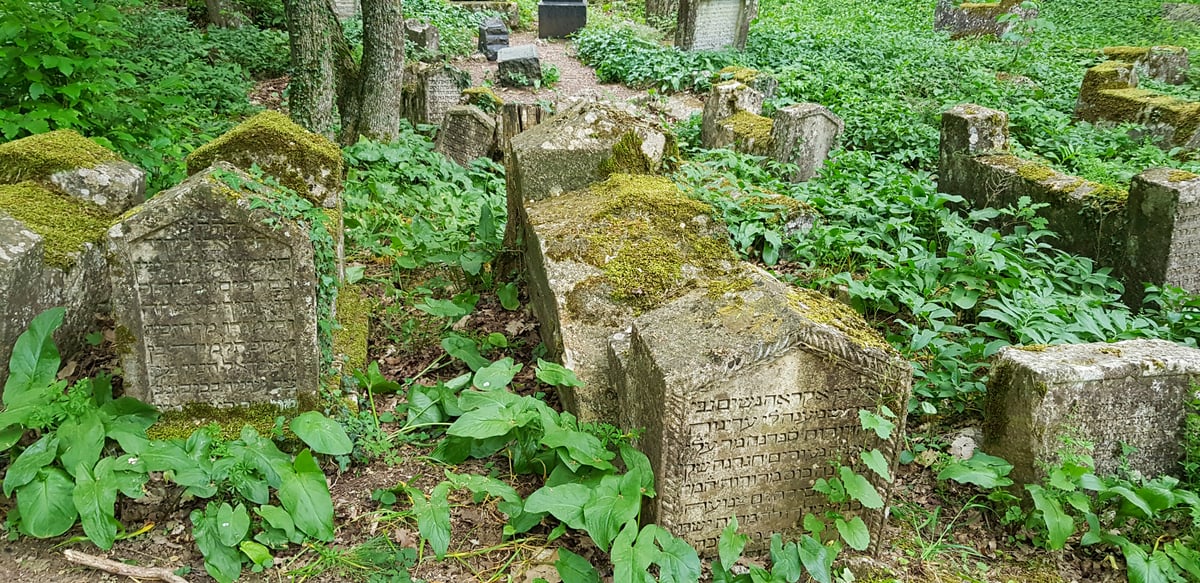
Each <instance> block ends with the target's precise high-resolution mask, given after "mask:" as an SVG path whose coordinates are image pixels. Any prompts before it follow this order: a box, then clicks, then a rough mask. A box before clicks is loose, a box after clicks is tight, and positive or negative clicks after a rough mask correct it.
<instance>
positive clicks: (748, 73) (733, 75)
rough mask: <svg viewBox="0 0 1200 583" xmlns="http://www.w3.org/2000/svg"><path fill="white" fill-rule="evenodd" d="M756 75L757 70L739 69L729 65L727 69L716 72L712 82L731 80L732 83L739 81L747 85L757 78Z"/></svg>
mask: <svg viewBox="0 0 1200 583" xmlns="http://www.w3.org/2000/svg"><path fill="white" fill-rule="evenodd" d="M758 75H759V72H758V69H751V68H750V67H740V66H738V65H730V66H728V67H725V68H723V69H721V70H720V71H717V73H716V74H715V75H713V82H714V83H717V82H720V81H728V80H730V79H732V80H734V81H740V82H742V83H745V84H747V85H749V84H750V83H751V82H752V81H754V80H755V79H757V78H758Z"/></svg>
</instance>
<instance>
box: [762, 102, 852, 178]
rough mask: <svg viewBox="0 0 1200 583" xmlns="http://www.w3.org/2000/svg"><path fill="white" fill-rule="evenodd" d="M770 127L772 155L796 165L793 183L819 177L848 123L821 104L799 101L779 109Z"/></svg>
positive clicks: (781, 160)
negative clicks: (819, 172) (819, 171)
mask: <svg viewBox="0 0 1200 583" xmlns="http://www.w3.org/2000/svg"><path fill="white" fill-rule="evenodd" d="M773 119H774V123H773V124H772V126H771V140H770V141H771V157H772V158H774V159H776V160H778V161H780V162H785V163H788V164H795V165H796V166H797V168H798V169H797V170H796V172H794V173H793V174H792V176H790V179H791V180H792V182H806V181H808V180H810V179H812V177H813V176H816V174H817V171H818V170H820V169H821V166H823V165H824V164H825V159H826V158H828V157H829V152H830V151H831V150H833V149H834V147H836V146H837V143H838V140H839V139H840V138H841V136H842V131H843V130H844V129H845V127H846V126H845V124H844V123H843V122H842V118H840V117H838V116H836V115H834V113H833V112H832V111H829V109H828V108H826V107H825V106H823V105H820V104H818V103H798V104H796V105H789V106H787V107H783V108H780V109H778V110H777V111H776V112H775V115H774V117H773Z"/></svg>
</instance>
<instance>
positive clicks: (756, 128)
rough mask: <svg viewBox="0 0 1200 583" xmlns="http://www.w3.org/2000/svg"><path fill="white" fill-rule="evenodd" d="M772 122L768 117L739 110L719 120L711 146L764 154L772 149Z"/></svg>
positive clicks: (757, 154)
mask: <svg viewBox="0 0 1200 583" xmlns="http://www.w3.org/2000/svg"><path fill="white" fill-rule="evenodd" d="M773 126H774V122H773V121H772V120H771V118H769V117H763V116H761V115H754V114H753V113H750V112H748V111H739V112H737V113H735V114H733V115H731V116H729V117H727V118H725V119H723V120H721V121H719V122H717V127H716V131H715V132H713V134H712V146H711V147H713V148H732V149H733V150H736V151H738V152H741V153H743V154H751V155H753V156H766V155H768V154H770V153H771V151H772V150H773V144H772V141H771V137H772V135H773V133H774V132H773Z"/></svg>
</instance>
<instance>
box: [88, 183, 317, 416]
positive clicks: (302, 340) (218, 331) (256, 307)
mask: <svg viewBox="0 0 1200 583" xmlns="http://www.w3.org/2000/svg"><path fill="white" fill-rule="evenodd" d="M250 182H252V179H251V178H250V177H249V176H247V175H245V174H243V173H241V172H239V171H238V170H237V169H236V168H234V167H233V166H230V165H228V164H218V165H216V166H214V167H213V168H211V169H209V170H205V171H202V172H198V173H195V174H193V175H192V176H191V177H190V178H188V179H187V180H186V181H184V182H183V183H181V184H180V185H178V186H176V187H175V188H172V189H170V190H167V191H164V192H162V193H159V194H158V195H157V196H155V197H154V198H152V199H151V200H150V201H148V202H147V203H146V204H144V205H142V206H141V207H139V208H138V209H137V211H136V212H134V213H132V214H130V215H129V216H127V217H125V218H124V219H123V220H121V222H119V223H117V224H116V225H114V226H113V227H112V228H111V229H110V230H109V231H108V242H109V248H110V254H111V255H110V256H111V261H112V265H113V268H112V278H111V289H112V294H113V313H114V317H115V319H116V325H117V343H118V352H119V355H120V358H121V367H122V369H123V370H124V373H125V376H124V379H125V392H126V394H127V395H130V396H133V397H137V398H139V399H141V400H143V401H146V402H147V403H150V404H152V405H154V406H155V407H159V408H162V409H180V408H182V407H184V406H186V405H188V404H191V403H201V404H206V405H210V406H213V407H217V408H221V407H231V406H244V405H252V404H256V403H264V402H265V403H270V404H272V405H275V406H280V407H296V406H303V405H304V404H306V403H311V400H312V398H313V397H314V395H315V394H316V391H317V388H318V384H319V378H318V374H319V372H318V368H319V363H320V358H321V353H320V349H319V348H318V340H317V311H318V306H317V271H316V266H315V264H314V251H313V243H312V242H311V241H310V238H309V231H308V228H307V227H306V226H305V225H303V224H302V223H299V222H295V221H293V220H291V219H289V218H286V217H283V216H280V215H277V214H275V213H273V212H272V211H270V210H268V209H267V208H257V209H251V208H250V207H251V200H252V198H256V197H266V198H273V197H276V196H285V195H283V194H282V193H271V192H255V193H253V194H252V193H250V192H248V191H242V190H239V189H236V188H235V187H234V186H231V184H233V185H240V184H247V183H250ZM267 220H269V221H270V224H267V222H265V221H267Z"/></svg>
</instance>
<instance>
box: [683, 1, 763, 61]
mask: <svg viewBox="0 0 1200 583" xmlns="http://www.w3.org/2000/svg"><path fill="white" fill-rule="evenodd" d="M757 15H758V0H679V20H678V25H677V26H678V28H677V29H676V30H675V46H676V47H679V48H680V49H681V50H685V51H716V50H721V49H728V48H732V49H737V50H739V51H740V50H742V49H744V48H746V36H747V35H748V33H749V31H750V22H751V21H752V20H754V18H755V17H756V16H757Z"/></svg>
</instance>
